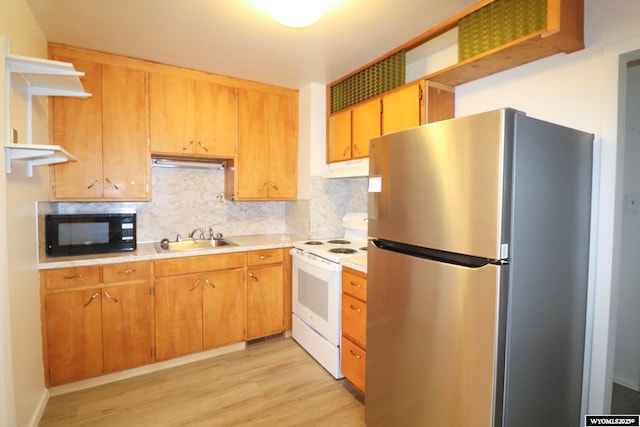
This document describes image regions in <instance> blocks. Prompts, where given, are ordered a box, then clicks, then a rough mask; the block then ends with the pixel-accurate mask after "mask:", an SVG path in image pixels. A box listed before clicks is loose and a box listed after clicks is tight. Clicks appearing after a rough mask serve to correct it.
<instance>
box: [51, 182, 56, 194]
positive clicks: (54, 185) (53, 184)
mask: <svg viewBox="0 0 640 427" xmlns="http://www.w3.org/2000/svg"><path fill="white" fill-rule="evenodd" d="M51 192H52V193H55V192H56V183H55V181H54V182H53V183H52V184H51Z"/></svg>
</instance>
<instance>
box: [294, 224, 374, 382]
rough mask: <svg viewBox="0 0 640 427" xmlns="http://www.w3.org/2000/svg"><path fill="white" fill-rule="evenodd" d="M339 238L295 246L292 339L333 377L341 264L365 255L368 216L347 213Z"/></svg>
mask: <svg viewBox="0 0 640 427" xmlns="http://www.w3.org/2000/svg"><path fill="white" fill-rule="evenodd" d="M342 222H343V225H344V227H345V232H344V235H343V236H342V237H339V238H333V239H323V240H306V241H301V242H297V243H294V248H293V249H291V251H290V253H291V256H292V272H293V277H292V279H293V330H292V336H293V339H294V340H296V341H297V342H298V343H299V344H300V345H301V346H302V347H303V348H304V349H305V350H306V351H307V352H308V353H309V354H310V355H311V356H312V357H313V358H315V359H316V360H317V361H318V362H319V363H320V364H321V365H322V366H323V367H324V368H325V369H326V370H327V371H329V372H330V373H331V375H333V376H334V377H335V378H342V377H343V375H342V372H341V371H340V334H341V319H340V318H341V315H340V314H341V304H340V303H341V299H342V261H343V260H344V259H345V258H349V257H354V256H362V255H366V253H367V252H366V250H367V214H366V213H359V212H358V213H349V214H346V215H345V216H344V218H343V220H342Z"/></svg>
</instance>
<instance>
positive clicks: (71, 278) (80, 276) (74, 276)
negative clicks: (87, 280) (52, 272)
mask: <svg viewBox="0 0 640 427" xmlns="http://www.w3.org/2000/svg"><path fill="white" fill-rule="evenodd" d="M63 279H65V280H76V279H82V274H74V275H73V276H64V277H63Z"/></svg>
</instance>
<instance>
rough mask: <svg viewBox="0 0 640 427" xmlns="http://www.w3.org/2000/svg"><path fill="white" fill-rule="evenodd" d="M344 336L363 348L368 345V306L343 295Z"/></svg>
mask: <svg viewBox="0 0 640 427" xmlns="http://www.w3.org/2000/svg"><path fill="white" fill-rule="evenodd" d="M342 334H343V335H345V336H347V337H349V339H351V340H353V341H354V342H355V343H356V344H358V345H360V346H361V347H362V348H366V345H367V304H366V303H364V302H362V301H360V300H358V299H355V298H353V297H352V296H350V295H347V294H345V293H343V294H342Z"/></svg>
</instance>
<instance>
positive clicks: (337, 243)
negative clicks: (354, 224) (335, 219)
mask: <svg viewBox="0 0 640 427" xmlns="http://www.w3.org/2000/svg"><path fill="white" fill-rule="evenodd" d="M329 243H333V244H335V245H348V244H349V243H351V242H350V241H348V240H341V239H336V240H329Z"/></svg>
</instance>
